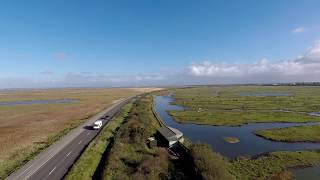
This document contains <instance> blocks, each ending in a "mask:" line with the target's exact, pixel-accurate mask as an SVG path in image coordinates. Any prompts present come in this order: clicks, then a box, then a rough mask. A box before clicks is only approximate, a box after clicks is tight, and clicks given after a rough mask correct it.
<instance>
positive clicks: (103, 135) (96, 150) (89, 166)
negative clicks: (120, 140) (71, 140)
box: [65, 103, 132, 180]
mask: <svg viewBox="0 0 320 180" xmlns="http://www.w3.org/2000/svg"><path fill="white" fill-rule="evenodd" d="M131 107H132V103H131V104H128V105H126V106H125V107H124V108H123V110H122V112H121V113H120V114H118V115H117V116H116V117H115V118H113V119H112V120H111V121H110V122H109V123H108V124H107V125H106V126H105V127H104V128H103V129H102V130H101V132H100V133H99V135H98V136H97V137H96V138H95V139H94V140H93V141H92V142H91V143H90V144H89V146H88V147H87V148H86V149H85V151H84V152H83V154H82V155H81V156H80V158H79V159H78V160H77V162H76V163H75V164H74V165H73V166H72V168H71V170H70V171H69V172H68V175H67V177H66V178H65V179H68V180H72V179H75V180H77V179H92V177H93V175H94V173H95V171H96V169H97V167H98V165H99V162H100V161H101V158H102V155H103V153H104V152H105V151H106V149H107V147H108V146H109V144H110V142H111V139H112V138H113V137H114V135H115V133H116V132H117V130H118V128H119V127H120V125H121V124H122V123H123V122H124V120H125V119H126V118H127V116H128V113H129V112H130V110H131Z"/></svg>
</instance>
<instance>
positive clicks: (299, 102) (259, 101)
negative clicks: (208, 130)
mask: <svg viewBox="0 0 320 180" xmlns="http://www.w3.org/2000/svg"><path fill="white" fill-rule="evenodd" d="M171 91H172V92H173V93H174V98H175V99H176V101H175V102H174V104H178V105H182V106H184V107H186V110H184V111H170V112H169V113H170V114H171V115H172V116H173V117H174V118H175V120H176V121H178V122H181V123H184V122H186V123H195V124H209V125H228V126H238V125H242V124H245V123H257V122H315V121H320V117H315V116H310V115H307V114H306V113H307V112H313V111H315V112H318V111H320V105H319V103H318V102H319V101H320V88H319V87H285V86H281V87H276V86H214V87H195V88H184V89H174V90H171ZM241 93H288V94H289V96H241ZM282 110H284V111H282Z"/></svg>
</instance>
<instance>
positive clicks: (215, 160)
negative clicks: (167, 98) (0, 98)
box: [103, 96, 233, 180]
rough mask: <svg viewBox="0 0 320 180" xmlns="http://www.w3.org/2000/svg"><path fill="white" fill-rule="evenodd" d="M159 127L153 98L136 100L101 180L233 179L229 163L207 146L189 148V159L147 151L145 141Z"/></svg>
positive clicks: (160, 149) (189, 146) (160, 151)
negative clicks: (153, 109)
mask: <svg viewBox="0 0 320 180" xmlns="http://www.w3.org/2000/svg"><path fill="white" fill-rule="evenodd" d="M158 127H159V124H158V122H157V120H156V119H155V117H154V115H153V113H152V97H151V96H147V97H144V98H142V99H141V100H138V101H137V102H136V103H135V105H134V106H133V108H132V111H131V113H130V114H129V117H128V118H127V122H126V123H125V124H124V125H123V126H121V128H120V130H119V133H118V134H117V136H116V138H115V143H114V146H113V147H112V148H111V151H110V153H109V155H108V157H107V159H106V162H105V169H104V172H103V174H104V175H103V176H104V179H201V178H204V179H209V180H214V179H233V177H232V175H231V174H230V173H229V171H228V169H229V167H230V163H229V162H228V161H227V160H226V159H224V158H223V157H222V156H221V155H218V154H216V153H213V152H212V151H211V149H210V148H208V146H205V145H192V144H189V145H188V148H190V151H189V153H190V154H189V155H190V157H191V158H190V157H189V156H188V157H185V158H179V159H175V158H172V157H171V156H170V155H169V154H168V152H167V150H166V149H165V148H159V147H157V148H153V149H150V148H148V147H147V145H146V139H147V138H148V137H150V136H152V135H154V133H155V132H156V129H157V128H158Z"/></svg>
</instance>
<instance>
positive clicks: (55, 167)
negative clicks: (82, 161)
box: [49, 167, 57, 175]
mask: <svg viewBox="0 0 320 180" xmlns="http://www.w3.org/2000/svg"><path fill="white" fill-rule="evenodd" d="M56 168H57V167H54V168H53V169H52V170H51V171H50V172H49V175H50V174H51V173H52V172H53V171H54V170H55V169H56Z"/></svg>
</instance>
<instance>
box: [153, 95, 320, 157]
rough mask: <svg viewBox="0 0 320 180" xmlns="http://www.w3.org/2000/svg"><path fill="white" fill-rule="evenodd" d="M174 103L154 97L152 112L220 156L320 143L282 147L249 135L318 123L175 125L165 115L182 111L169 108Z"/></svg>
mask: <svg viewBox="0 0 320 180" xmlns="http://www.w3.org/2000/svg"><path fill="white" fill-rule="evenodd" d="M173 101H174V99H173V98H171V97H169V96H156V97H155V108H156V111H157V113H158V114H159V115H160V117H161V118H162V119H163V120H164V121H165V123H166V124H167V125H169V126H172V127H174V128H177V129H179V130H180V131H182V132H183V133H184V136H185V137H187V138H188V139H190V140H191V141H193V142H203V143H207V144H210V145H211V146H212V147H213V149H214V150H215V151H217V152H219V153H221V154H222V155H224V156H227V157H229V158H235V157H238V156H243V155H249V156H255V155H259V154H261V153H266V152H270V151H280V150H288V151H297V150H309V149H310V150H311V149H320V143H305V142H301V143H286V142H275V141H270V140H266V139H264V138H261V137H258V136H256V135H255V134H254V133H253V132H255V131H257V130H261V129H272V128H281V127H290V126H298V125H313V124H319V123H250V124H245V125H242V126H237V127H230V126H211V125H197V124H189V123H177V122H176V121H174V120H173V118H172V117H171V116H170V115H169V114H168V113H167V111H169V110H183V107H181V106H177V105H171V104H170V103H171V102H173ZM225 137H235V138H238V139H239V142H238V143H228V142H226V141H225V140H224V138H225Z"/></svg>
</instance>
